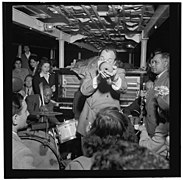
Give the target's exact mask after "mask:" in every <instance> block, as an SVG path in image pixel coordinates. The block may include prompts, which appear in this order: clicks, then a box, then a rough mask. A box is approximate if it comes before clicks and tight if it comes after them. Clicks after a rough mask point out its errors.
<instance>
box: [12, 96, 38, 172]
mask: <svg viewBox="0 0 183 180" xmlns="http://www.w3.org/2000/svg"><path fill="white" fill-rule="evenodd" d="M28 115H29V112H28V111H27V104H26V102H25V101H24V100H23V97H22V96H21V95H20V94H18V93H13V96H12V130H13V133H12V169H34V168H35V167H33V159H34V158H33V154H32V152H31V150H30V149H29V148H28V147H26V146H25V145H24V144H23V143H22V141H21V139H20V137H19V136H18V134H17V132H18V131H19V130H22V129H24V128H26V127H27V123H26V120H27V116H28Z"/></svg>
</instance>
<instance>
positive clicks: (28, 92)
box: [27, 88, 30, 96]
mask: <svg viewBox="0 0 183 180" xmlns="http://www.w3.org/2000/svg"><path fill="white" fill-rule="evenodd" d="M27 95H28V96H29V95H30V90H29V88H28V89H27Z"/></svg>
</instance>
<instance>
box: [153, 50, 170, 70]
mask: <svg viewBox="0 0 183 180" xmlns="http://www.w3.org/2000/svg"><path fill="white" fill-rule="evenodd" d="M157 54H160V55H161V58H162V59H163V60H165V59H166V61H167V62H168V66H167V68H168V69H169V64H170V54H169V53H168V52H157V53H156V54H155V55H157ZM155 55H154V56H155Z"/></svg>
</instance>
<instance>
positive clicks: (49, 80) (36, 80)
mask: <svg viewBox="0 0 183 180" xmlns="http://www.w3.org/2000/svg"><path fill="white" fill-rule="evenodd" d="M41 82H42V83H43V86H44V85H49V86H50V87H51V89H52V92H55V76H54V74H52V73H50V61H47V60H42V61H41V63H40V67H39V69H38V73H37V74H36V75H35V76H34V77H33V89H34V93H35V94H40V89H39V84H40V83H41Z"/></svg>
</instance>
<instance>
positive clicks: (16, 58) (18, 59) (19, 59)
mask: <svg viewBox="0 0 183 180" xmlns="http://www.w3.org/2000/svg"><path fill="white" fill-rule="evenodd" d="M16 61H20V62H21V64H22V59H21V58H19V57H15V59H14V61H13V69H15V63H16Z"/></svg>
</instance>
